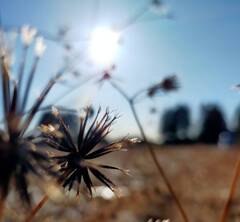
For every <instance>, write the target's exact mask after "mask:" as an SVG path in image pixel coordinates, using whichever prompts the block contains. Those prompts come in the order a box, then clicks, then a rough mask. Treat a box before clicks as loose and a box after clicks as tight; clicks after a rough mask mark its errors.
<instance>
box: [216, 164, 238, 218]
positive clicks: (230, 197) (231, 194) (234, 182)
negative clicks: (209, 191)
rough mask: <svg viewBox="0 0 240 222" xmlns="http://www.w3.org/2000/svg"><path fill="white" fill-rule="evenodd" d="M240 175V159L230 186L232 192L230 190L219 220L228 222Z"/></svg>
mask: <svg viewBox="0 0 240 222" xmlns="http://www.w3.org/2000/svg"><path fill="white" fill-rule="evenodd" d="M239 175H240V159H239V160H238V161H237V164H236V169H235V172H234V176H233V179H232V183H231V187H230V192H229V195H228V199H227V201H226V203H225V206H224V208H223V212H222V215H221V218H220V220H219V222H226V221H227V217H228V213H229V210H230V207H231V204H232V200H233V197H234V194H235V191H236V188H237V180H238V177H239Z"/></svg>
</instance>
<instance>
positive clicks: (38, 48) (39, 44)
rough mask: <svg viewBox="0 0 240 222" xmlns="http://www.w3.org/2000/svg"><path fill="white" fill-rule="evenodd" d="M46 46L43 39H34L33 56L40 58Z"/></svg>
mask: <svg viewBox="0 0 240 222" xmlns="http://www.w3.org/2000/svg"><path fill="white" fill-rule="evenodd" d="M46 48H47V46H46V45H45V43H44V39H43V37H38V38H37V39H36V45H35V54H36V56H37V57H41V56H42V55H43V53H44V52H45V50H46Z"/></svg>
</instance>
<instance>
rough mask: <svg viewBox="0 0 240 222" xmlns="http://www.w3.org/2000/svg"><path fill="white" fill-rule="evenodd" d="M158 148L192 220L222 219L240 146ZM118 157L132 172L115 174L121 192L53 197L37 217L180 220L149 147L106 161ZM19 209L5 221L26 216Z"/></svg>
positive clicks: (239, 207)
mask: <svg viewBox="0 0 240 222" xmlns="http://www.w3.org/2000/svg"><path fill="white" fill-rule="evenodd" d="M156 152H157V154H158V158H159V160H160V161H161V163H162V165H163V166H164V168H165V170H166V172H167V174H168V177H169V179H170V181H171V182H172V184H173V185H174V188H175V191H176V192H177V194H178V195H179V197H180V199H181V201H182V203H183V205H184V207H185V208H186V211H187V213H188V215H189V218H190V221H192V222H202V221H204V222H206V221H209V222H210V221H211V222H212V221H218V219H219V217H220V214H221V210H222V208H223V204H224V200H225V199H226V197H227V194H228V187H229V184H230V181H231V178H232V175H233V169H234V165H235V163H236V160H237V158H238V155H240V153H239V150H237V148H236V147H235V148H232V149H230V150H219V149H215V147H210V146H209V147H207V146H200V145H198V146H194V147H193V148H189V147H186V148H185V147H183V148H174V147H167V148H162V149H156ZM113 160H114V162H115V165H118V166H121V167H123V168H124V169H129V170H130V174H131V175H130V176H126V175H122V174H119V173H117V174H114V175H112V178H114V179H113V180H114V181H115V183H116V184H117V185H118V187H119V190H120V191H118V196H119V197H111V195H110V196H109V193H106V190H104V191H103V192H105V193H106V194H105V196H106V195H107V196H106V198H107V199H104V198H102V197H98V198H94V199H93V200H89V199H88V198H85V197H82V196H81V197H80V198H79V199H76V198H66V199H65V200H64V201H62V202H60V203H59V202H57V203H55V202H54V203H53V202H51V201H50V202H48V203H47V205H45V206H44V208H43V209H42V210H41V211H40V212H39V214H38V216H37V218H36V221H41V222H43V221H49V222H50V221H67V222H70V221H72V222H73V221H81V222H96V221H104V222H111V221H117V222H135V221H136V222H143V221H147V219H148V218H160V219H164V218H169V219H171V221H181V217H180V215H179V214H178V212H177V209H176V207H175V203H174V202H173V200H172V198H171V196H170V195H169V193H168V191H167V190H166V187H165V186H164V184H163V182H162V180H161V178H159V177H158V174H157V171H156V169H155V166H154V164H153V163H152V162H151V159H150V158H149V154H148V151H147V150H145V149H144V148H138V149H136V148H130V149H129V151H128V152H121V153H115V154H112V155H110V156H108V159H105V160H102V161H104V163H106V162H109V163H112V162H113ZM35 193H36V192H35ZM237 193H238V195H237V197H236V199H235V200H234V206H233V207H232V210H231V214H230V217H231V219H230V220H229V221H240V198H239V197H240V190H238V192H237ZM103 196H104V194H103ZM40 198H41V195H36V198H35V199H40ZM108 198H109V199H108ZM18 211H19V209H18ZM16 212H17V211H15V210H14V209H13V208H12V207H8V209H7V211H6V221H18V220H19V221H20V220H21V217H22V216H19V214H17V213H16ZM7 218H9V220H7ZM11 218H12V219H11Z"/></svg>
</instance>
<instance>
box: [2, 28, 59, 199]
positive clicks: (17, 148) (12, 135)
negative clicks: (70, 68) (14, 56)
mask: <svg viewBox="0 0 240 222" xmlns="http://www.w3.org/2000/svg"><path fill="white" fill-rule="evenodd" d="M35 34H36V30H35V29H32V28H30V27H28V26H24V27H23V29H22V41H23V44H24V49H23V50H24V56H23V59H22V61H21V64H20V67H19V70H18V77H17V80H13V79H12V76H11V73H10V72H11V70H10V64H9V63H8V62H9V60H7V59H6V58H7V57H9V56H10V55H9V54H8V53H9V52H8V51H7V48H5V47H6V45H1V46H0V47H1V58H0V59H1V61H0V66H1V82H2V87H1V90H2V96H3V99H2V103H3V104H2V107H3V114H4V128H3V130H2V131H1V133H0V159H1V160H0V165H1V167H0V168H1V171H0V191H1V193H0V195H1V199H2V201H4V200H5V198H6V197H7V195H8V193H9V190H10V186H11V184H12V182H13V180H14V181H15V184H16V189H17V190H18V192H19V194H20V196H21V198H22V200H23V201H24V202H26V203H27V204H30V202H31V198H30V195H29V192H28V180H27V175H28V174H29V173H31V174H34V175H36V176H39V177H43V176H44V174H43V173H42V172H45V173H49V174H51V175H53V174H54V172H53V171H50V170H49V168H48V166H47V164H48V157H47V155H46V154H44V153H43V152H40V151H39V150H37V149H36V146H35V144H34V138H33V139H30V137H28V136H26V131H27V130H28V128H29V126H30V124H31V122H32V120H33V118H34V117H35V115H36V113H37V112H38V109H39V107H40V106H41V105H42V103H43V102H44V100H45V98H46V96H47V95H48V93H49V91H50V90H51V89H52V87H53V86H54V85H55V83H56V81H57V80H58V79H59V78H60V77H61V76H62V75H63V71H62V70H61V71H59V72H58V73H57V74H56V75H55V76H54V77H53V78H52V79H50V80H49V82H48V83H47V85H46V86H45V87H44V89H43V90H42V92H41V94H40V96H39V98H37V99H36V101H34V103H33V105H32V106H31V109H30V111H29V112H28V113H27V114H26V115H25V113H24V111H25V109H26V105H27V101H28V98H29V96H30V88H31V85H32V82H33V78H34V74H35V71H36V68H37V63H38V61H39V59H40V57H41V55H42V54H43V52H44V50H45V48H46V46H45V45H44V42H43V40H42V39H37V40H36V45H35V55H36V56H35V61H34V63H33V65H32V69H31V70H30V73H29V76H28V79H27V83H26V85H24V84H23V81H22V79H23V75H24V68H25V62H26V56H27V50H28V48H29V46H30V44H31V42H32V41H33V38H34V35H35ZM1 35H3V33H2V34H1ZM1 37H2V38H3V36H1ZM2 44H3V42H2Z"/></svg>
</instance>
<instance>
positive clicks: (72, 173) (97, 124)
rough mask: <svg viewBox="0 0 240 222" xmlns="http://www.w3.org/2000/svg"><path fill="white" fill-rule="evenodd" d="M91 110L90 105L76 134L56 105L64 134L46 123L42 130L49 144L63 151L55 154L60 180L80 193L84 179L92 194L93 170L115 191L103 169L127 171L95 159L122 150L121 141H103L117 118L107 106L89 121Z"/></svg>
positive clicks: (81, 119) (57, 116)
mask: <svg viewBox="0 0 240 222" xmlns="http://www.w3.org/2000/svg"><path fill="white" fill-rule="evenodd" d="M90 111H91V110H90V109H87V110H86V114H85V116H84V117H82V118H80V128H79V132H78V136H77V138H74V136H73V135H71V132H70V129H69V128H68V126H67V125H66V124H65V122H64V120H63V119H62V117H61V115H60V113H59V111H58V110H57V109H56V108H54V109H53V114H54V115H55V116H56V118H57V119H58V121H59V124H60V129H62V130H61V131H62V136H61V133H59V132H56V130H54V129H53V127H52V126H48V127H46V126H43V127H42V132H43V136H44V138H45V142H46V144H48V145H49V146H50V147H52V148H53V149H56V150H58V151H61V152H62V154H61V155H58V156H54V157H52V158H53V160H54V161H55V162H56V163H57V165H58V166H59V174H60V178H59V182H60V184H61V185H62V186H63V187H64V188H68V190H71V189H72V188H74V187H75V188H76V191H77V194H79V190H80V189H79V188H80V184H81V181H83V182H84V183H85V185H86V187H87V189H88V190H89V192H90V194H91V195H92V187H93V182H92V180H91V177H90V174H92V175H93V176H94V177H96V178H97V179H98V180H99V181H100V182H101V183H103V184H104V185H106V186H107V187H108V188H110V189H111V190H112V191H113V190H114V183H113V182H112V181H111V180H110V179H109V178H108V177H107V176H105V175H104V174H103V173H102V172H101V170H102V169H111V170H120V171H122V172H124V171H123V170H122V169H120V168H117V167H114V166H109V165H104V164H97V163H94V162H93V161H92V160H94V159H96V158H99V157H102V156H105V155H106V154H109V153H112V152H115V151H119V150H122V141H120V142H112V143H110V144H105V142H104V139H105V137H106V136H107V135H108V134H109V132H110V127H111V125H112V124H113V122H114V121H115V120H116V118H117V117H116V116H113V117H111V115H110V113H109V111H108V110H106V111H105V113H104V114H103V115H102V117H100V109H99V110H98V112H97V114H96V116H95V118H94V120H93V121H92V123H89V115H90V114H91V113H90ZM59 137H60V140H59ZM54 166H55V164H54Z"/></svg>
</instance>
